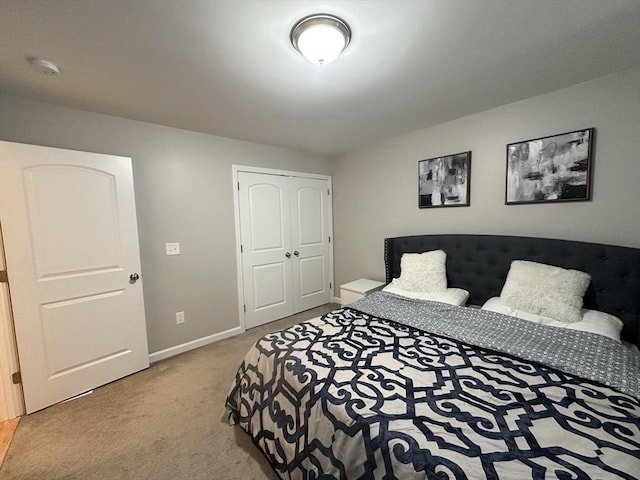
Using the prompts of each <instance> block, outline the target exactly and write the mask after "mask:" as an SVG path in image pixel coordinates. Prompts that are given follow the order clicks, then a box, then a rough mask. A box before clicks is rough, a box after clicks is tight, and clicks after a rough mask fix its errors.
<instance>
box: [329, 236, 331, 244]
mask: <svg viewBox="0 0 640 480" xmlns="http://www.w3.org/2000/svg"><path fill="white" fill-rule="evenodd" d="M329 243H331V235H329Z"/></svg>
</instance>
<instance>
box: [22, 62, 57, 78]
mask: <svg viewBox="0 0 640 480" xmlns="http://www.w3.org/2000/svg"><path fill="white" fill-rule="evenodd" d="M29 63H30V64H31V66H32V67H33V68H35V69H36V70H37V71H38V72H40V73H43V74H44V75H50V76H53V75H57V74H58V73H60V67H59V66H58V64H57V63H56V62H54V61H52V60H47V59H46V58H35V57H31V58H30V59H29Z"/></svg>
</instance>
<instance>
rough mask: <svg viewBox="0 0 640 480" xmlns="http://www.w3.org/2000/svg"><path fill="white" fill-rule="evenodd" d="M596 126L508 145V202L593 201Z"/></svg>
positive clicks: (506, 182) (506, 183)
mask: <svg viewBox="0 0 640 480" xmlns="http://www.w3.org/2000/svg"><path fill="white" fill-rule="evenodd" d="M594 135H595V128H585V129H582V130H575V131H573V132H567V133H560V134H557V135H550V136H548V137H541V138H534V139H532V140H525V141H521V142H515V143H510V144H508V145H507V168H506V179H505V204H506V205H518V204H528V203H554V202H578V201H588V200H591V188H592V187H591V183H592V171H593V142H594Z"/></svg>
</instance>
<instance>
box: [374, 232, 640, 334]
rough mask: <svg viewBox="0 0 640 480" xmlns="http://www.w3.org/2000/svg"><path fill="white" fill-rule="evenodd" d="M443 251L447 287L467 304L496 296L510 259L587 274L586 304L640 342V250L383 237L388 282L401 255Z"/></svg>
mask: <svg viewBox="0 0 640 480" xmlns="http://www.w3.org/2000/svg"><path fill="white" fill-rule="evenodd" d="M437 249H442V250H444V251H445V252H446V253H447V280H448V283H449V286H450V287H458V288H464V289H465V290H468V291H469V293H470V297H469V303H470V304H471V305H482V304H483V303H484V302H485V301H486V300H488V299H489V298H491V297H495V296H499V295H500V291H501V290H502V286H503V284H504V281H505V279H506V278H507V273H508V272H509V267H510V265H511V262H512V261H513V260H531V261H534V262H539V263H546V264H548V265H556V266H558V267H563V268H572V269H575V270H580V271H583V272H587V273H589V274H590V275H591V285H590V286H589V289H588V290H587V293H586V294H585V297H584V307H585V308H590V309H593V310H600V311H603V312H606V313H610V314H612V315H615V316H617V317H618V318H620V319H622V321H623V322H624V328H623V330H622V339H623V340H626V341H628V342H631V343H635V344H636V345H639V346H640V249H637V248H628V247H618V246H613V245H601V244H597V243H585V242H575V241H570V240H555V239H548V238H532V237H511V236H501V235H417V236H409V237H395V238H386V239H385V242H384V250H385V253H384V256H385V269H386V281H387V283H388V282H390V281H391V279H393V278H396V277H399V276H400V258H401V257H402V254H403V253H421V252H427V251H429V250H437Z"/></svg>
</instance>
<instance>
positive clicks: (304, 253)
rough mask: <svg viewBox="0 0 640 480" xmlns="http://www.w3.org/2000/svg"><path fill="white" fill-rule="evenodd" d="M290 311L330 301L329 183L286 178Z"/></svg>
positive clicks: (312, 179)
mask: <svg viewBox="0 0 640 480" xmlns="http://www.w3.org/2000/svg"><path fill="white" fill-rule="evenodd" d="M289 188H290V192H291V240H292V248H293V257H292V260H293V261H292V267H293V272H292V273H293V275H292V278H293V299H294V300H293V301H294V311H295V312H301V311H303V310H308V309H310V308H313V307H317V306H318V305H324V304H325V303H329V302H330V301H331V292H330V288H329V281H330V278H329V273H330V263H329V262H330V254H329V253H330V246H331V245H330V243H329V214H328V210H329V208H328V204H329V182H328V181H327V180H322V179H314V178H302V177H290V178H289Z"/></svg>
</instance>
